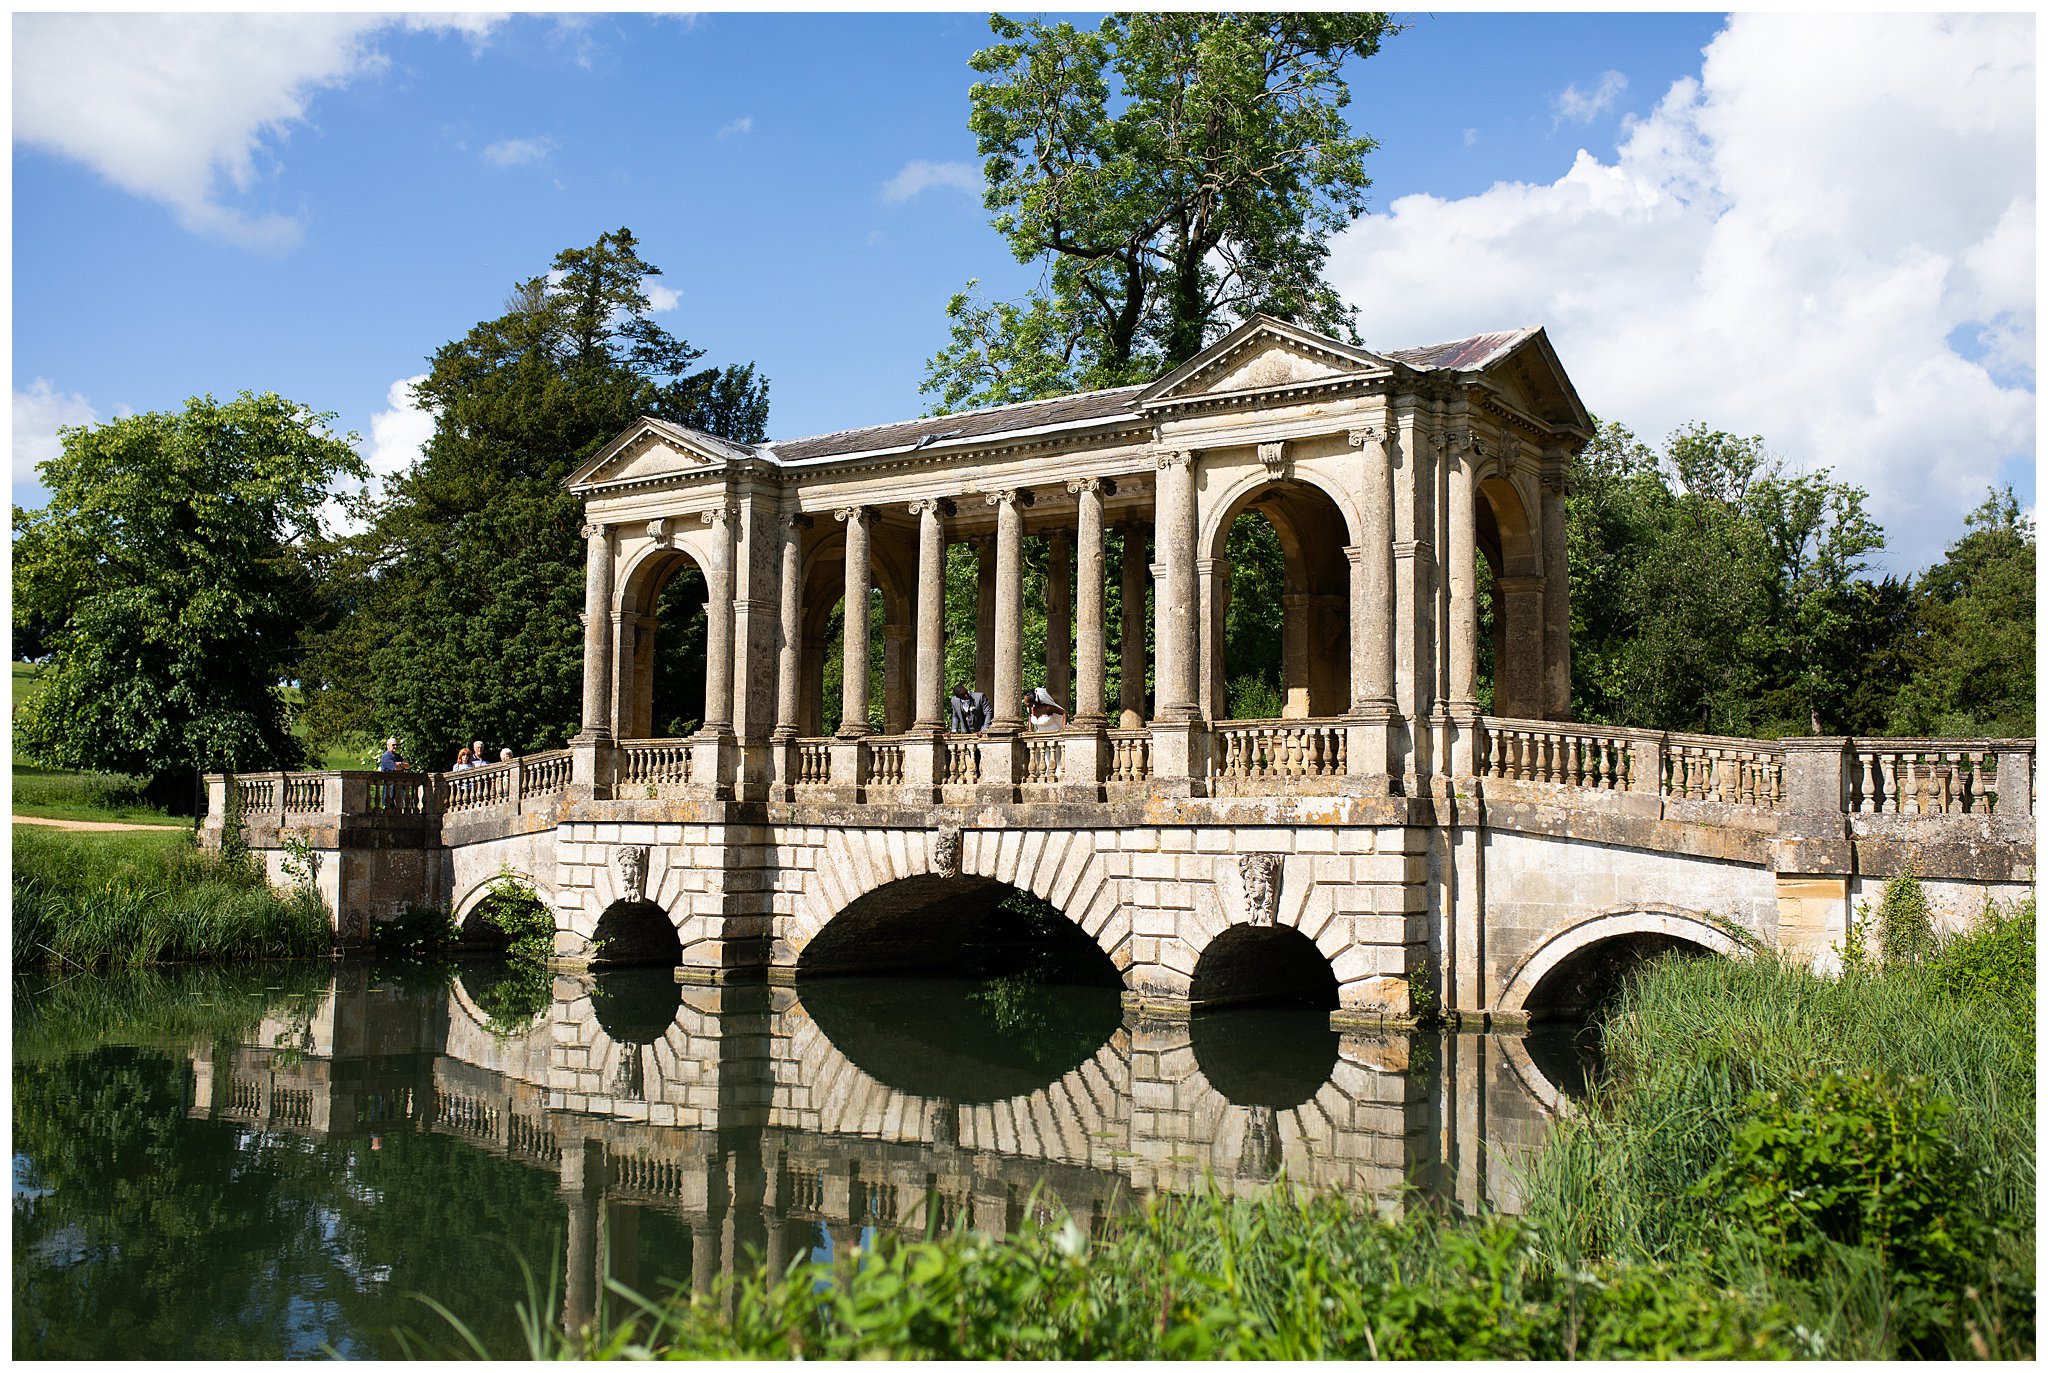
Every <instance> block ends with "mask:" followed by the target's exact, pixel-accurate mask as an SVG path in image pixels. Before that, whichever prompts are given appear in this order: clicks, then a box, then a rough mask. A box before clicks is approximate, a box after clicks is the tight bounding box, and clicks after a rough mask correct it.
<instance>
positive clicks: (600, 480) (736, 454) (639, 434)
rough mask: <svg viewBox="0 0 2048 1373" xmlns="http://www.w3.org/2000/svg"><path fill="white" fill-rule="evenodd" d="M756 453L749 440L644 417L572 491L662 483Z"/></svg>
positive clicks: (582, 473)
mask: <svg viewBox="0 0 2048 1373" xmlns="http://www.w3.org/2000/svg"><path fill="white" fill-rule="evenodd" d="M752 456H754V450H753V449H752V448H750V447H749V446H747V445H746V444H742V443H734V442H732V441H731V440H729V439H721V438H718V437H716V436H714V435H711V434H706V433H703V432H702V431H700V430H696V429H690V428H686V427H685V426H683V425H680V424H670V423H669V422H668V421H666V420H658V419H653V418H651V417H643V418H641V419H638V420H635V421H634V422H633V423H632V424H631V425H630V426H628V427H627V428H626V430H625V431H624V432H622V433H621V434H620V435H619V436H618V437H617V438H615V439H613V440H612V441H611V442H610V443H608V444H606V445H605V446H604V447H603V448H602V449H600V450H599V451H598V453H597V455H596V456H595V457H593V458H591V459H590V461H588V462H586V463H584V464H583V466H581V467H579V468H577V469H576V470H575V471H574V472H573V473H571V474H570V475H569V480H568V483H567V484H568V487H569V489H570V490H571V491H583V490H587V489H589V488H591V487H595V486H610V485H613V484H615V483H618V482H641V481H659V480H662V479H663V478H667V477H678V476H686V475H688V474H690V473H693V472H703V471H710V470H715V469H718V468H722V467H724V466H725V465H726V464H727V463H729V462H732V461H734V460H736V459H742V458H748V457H752Z"/></svg>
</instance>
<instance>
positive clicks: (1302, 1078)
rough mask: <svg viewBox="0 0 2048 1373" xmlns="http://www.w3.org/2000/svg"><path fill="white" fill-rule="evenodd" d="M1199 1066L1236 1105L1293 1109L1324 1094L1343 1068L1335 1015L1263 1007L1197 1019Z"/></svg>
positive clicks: (1193, 1030)
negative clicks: (1332, 1019) (1332, 1020)
mask: <svg viewBox="0 0 2048 1373" xmlns="http://www.w3.org/2000/svg"><path fill="white" fill-rule="evenodd" d="M1188 1034H1189V1038H1190V1040H1191V1042H1192V1045H1193V1048H1194V1051H1195V1066H1196V1067H1198V1068H1200V1069H1201V1070H1202V1076H1203V1077H1205V1078H1207V1079H1208V1081H1209V1085H1210V1086H1211V1087H1214V1088H1215V1089H1216V1091H1217V1093H1218V1094H1220V1095H1221V1096H1222V1097H1223V1099H1224V1100H1226V1101H1228V1102H1229V1103H1230V1104H1231V1105H1233V1106H1262V1107H1267V1108H1269V1109H1272V1110H1280V1111H1286V1110H1292V1109H1293V1108H1294V1107H1296V1106H1299V1105H1301V1104H1302V1103H1303V1102H1305V1101H1307V1100H1308V1099H1309V1098H1310V1097H1312V1096H1314V1095H1315V1094H1316V1093H1317V1092H1320V1091H1321V1090H1322V1089H1323V1087H1324V1086H1325V1085H1326V1084H1327V1083H1328V1082H1329V1080H1330V1075H1331V1074H1332V1073H1334V1072H1335V1071H1336V1070H1337V1043H1338V1038H1339V1036H1338V1034H1337V1031H1336V1030H1334V1029H1332V1028H1331V1027H1330V1013H1329V1011H1327V1010H1323V1009H1319V1008H1317V1009H1311V1008H1309V1007H1305V1006H1263V1007H1251V1008H1241V1009H1238V1010H1233V1011H1229V1012H1227V1013H1217V1014H1209V1015H1197V1016H1195V1017H1194V1019H1193V1021H1192V1022H1190V1024H1189V1026H1188Z"/></svg>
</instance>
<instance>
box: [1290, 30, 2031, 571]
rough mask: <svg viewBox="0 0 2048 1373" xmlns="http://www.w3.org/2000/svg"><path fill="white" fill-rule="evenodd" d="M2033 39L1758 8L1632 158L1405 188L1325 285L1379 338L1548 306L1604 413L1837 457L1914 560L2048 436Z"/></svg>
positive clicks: (1639, 124)
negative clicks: (1548, 177) (1532, 177)
mask: <svg viewBox="0 0 2048 1373" xmlns="http://www.w3.org/2000/svg"><path fill="white" fill-rule="evenodd" d="M2033 50H2034V21H2033V19H2032V18H2031V17H2030V16H2025V15H2003V16H1966V15H1884V16H1875V15H1870V16H1850V17H1841V18H1835V17H1817V16H1793V15H1784V14H1741V15H1737V16H1735V17H1734V18H1733V19H1732V20H1731V21H1730V22H1729V25H1728V27H1727V28H1726V29H1725V30H1724V31H1723V32H1722V33H1721V34H1720V35H1719V36H1718V37H1717V38H1716V39H1715V40H1714V42H1713V43H1712V44H1711V45H1710V46H1709V48H1708V49H1707V52H1706V55H1705V61H1704V63H1703V65H1702V68H1701V73H1700V76H1699V77H1698V79H1697V80H1690V79H1688V80H1685V81H1680V82H1678V83H1676V84H1674V85H1673V86H1672V88H1671V90H1670V91H1669V92H1668V93H1667V94H1666V96H1665V97H1664V99H1663V101H1662V102H1661V103H1660V104H1659V105H1658V106H1657V108H1656V109H1655V110H1654V111H1653V112H1652V113H1651V114H1650V115H1648V116H1647V117H1644V118H1642V119H1640V120H1635V121H1633V122H1631V123H1630V124H1629V126H1628V130H1627V136H1626V139H1625V141H1624V143H1623V144H1622V146H1621V148H1620V149H1619V150H1618V153H1617V155H1616V158H1615V160H1614V161H1613V162H1612V163H1604V162H1602V161H1600V160H1599V159H1598V158H1596V157H1594V156H1592V155H1591V154H1590V153H1587V152H1584V151H1581V152H1580V153H1579V155H1578V158H1577V160H1576V161H1575V162H1574V164H1573V165H1572V168H1571V170H1570V171H1568V172H1567V173H1566V174H1565V175H1564V176H1563V177H1561V178H1559V179H1558V180H1557V181H1555V182H1553V183H1551V184H1549V185H1529V184H1522V183H1502V184H1498V185H1495V186H1493V187H1491V188H1490V189H1488V190H1486V191H1485V192H1482V193H1481V194H1479V195H1475V196H1469V197H1466V198H1464V199H1460V200H1442V199H1438V198H1436V197H1433V196H1427V195H1417V196H1408V197H1404V198H1402V199H1400V200H1397V201H1395V202H1394V203H1393V204H1392V205H1391V206H1390V207H1389V210H1388V212H1387V213H1385V214H1380V215H1371V216H1367V217H1365V218H1363V219H1361V220H1359V221H1357V222H1356V223H1354V224H1353V225H1352V226H1351V227H1350V228H1349V229H1347V230H1346V231H1345V232H1344V233H1343V234H1342V235H1340V236H1339V238H1338V239H1337V240H1336V242H1335V244H1334V245H1333V251H1332V256H1331V264H1330V270H1331V275H1332V279H1333V280H1334V281H1335V282H1336V283H1337V285H1338V287H1339V289H1340V290H1341V291H1343V293H1344V294H1345V295H1346V296H1347V298H1349V299H1350V300H1351V301H1353V302H1354V303H1355V304H1357V305H1358V306H1359V307H1360V316H1361V325H1362V327H1363V328H1364V330H1365V332H1366V336H1367V338H1368V340H1369V341H1370V342H1372V343H1373V344H1375V345H1377V346H1382V347H1388V348H1399V347H1406V346H1413V345H1418V344H1423V343H1429V342H1435V341H1439V340H1444V339H1451V338H1457V337H1460V336H1462V335H1465V334H1470V333H1477V332H1482V331H1485V330H1490V329H1498V328H1504V327H1512V326H1517V325H1525V324H1542V325H1545V326H1547V328H1548V329H1549V332H1550V335H1551V339H1552V342H1553V343H1554V344H1555V345H1556V347H1557V350H1558V353H1559V356H1560V357H1561V359H1562V360H1563V362H1564V364H1565V366H1566V367H1567V368H1568V369H1569V370H1570V372H1571V374H1572V378H1573V380H1574V382H1575V383H1576V385H1577V387H1578V389H1579V393H1580V395H1581V396H1582V397H1583V398H1584V399H1585V401H1586V404H1587V405H1588V406H1589V407H1590V408H1591V409H1592V410H1593V411H1594V412H1595V413H1596V414H1598V415H1600V416H1601V417H1603V418H1606V419H1615V420H1620V421H1622V422H1623V423H1625V424H1627V425H1629V426H1630V427H1631V428H1633V429H1635V430H1636V431H1637V432H1638V433H1639V434H1640V435H1642V436H1643V437H1644V438H1646V439H1649V440H1652V441H1659V440H1661V439H1663V438H1664V437H1665V436H1666V435H1667V434H1668V433H1669V432H1670V431H1671V430H1673V429H1675V428H1677V427H1678V426H1679V425H1680V424H1682V423H1684V422H1686V421H1688V420H1694V419H1697V420H1702V421H1705V422H1706V423H1708V424H1710V425H1712V426H1714V427H1716V428H1720V429H1726V430H1730V431H1732V432H1736V433H1744V434H1751V433H1754V434H1761V435H1763V436H1764V438H1765V440H1766V441H1767V442H1768V443H1769V445H1770V446H1771V447H1772V448H1773V449H1774V450H1775V451H1777V452H1779V453H1782V454H1784V455H1785V456H1786V457H1787V458H1788V459H1790V460H1791V461H1793V462H1794V463H1795V464H1797V465H1800V466H1803V467H1806V468H1820V467H1827V468H1832V469H1833V470H1834V472H1835V474H1836V475H1837V476H1838V477H1840V478H1842V479H1844V480H1848V481H1851V482H1854V483H1856V484H1857V485H1859V486H1862V487H1864V488H1865V489H1867V490H1868V491H1870V493H1871V498H1872V500H1871V504H1872V512H1873V514H1874V515H1875V516H1876V517H1877V518H1878V520H1879V521H1880V522H1881V523H1882V524H1883V525H1884V528H1885V532H1886V536H1887V542H1888V544H1889V547H1888V549H1887V552H1886V554H1885V555H1884V562H1885V564H1886V565H1887V566H1889V567H1891V568H1892V569H1893V570H1897V571H1907V570H1911V569H1913V568H1917V567H1920V566H1923V565H1925V564H1926V563H1928V562H1930V561H1932V560H1933V559H1935V558H1938V557H1939V556H1940V555H1941V551H1942V548H1943V547H1944V546H1945V545H1946V544H1947V543H1949V542H1951V541H1952V540H1953V539H1955V538H1956V537H1957V536H1958V535H1959V534H1960V533H1961V531H1962V516H1963V515H1964V514H1965V513H1967V512H1968V511H1969V510H1971V509H1973V508H1975V506H1976V505H1977V504H1978V502H1979V501H1980V500H1981V499H1982V498H1983V493H1984V489H1985V487H1987V486H1989V485H1992V484H1994V483H1997V482H1999V481H2001V480H2002V476H2001V474H2002V473H2009V472H2010V471H2011V470H2012V468H2013V467H2014V466H2015V465H2020V464H2025V463H2027V462H2029V461H2030V460H2031V457H2032V454H2033V449H2034V412H2035V397H2034V391H2033V384H2034V383H2033V377H2032V372H2031V364H2030V361H2029V359H2030V358H2031V356H2032V352H2033V346H2034V344H2033V339H2034V247H2033V244H2034V238H2035V211H2034V197H2033V167H2034V66H2033V56H2032V54H2033ZM1952 338H1953V339H1957V340H1959V341H1960V340H1965V339H1968V340H1974V341H1975V342H1974V344H1966V345H1965V349H1964V351H1959V350H1958V348H1957V347H1956V346H1955V345H1954V344H1952V342H1951V339H1952ZM2023 485H2024V483H2023ZM2028 494H2029V493H2028V492H2026V491H2025V490H2024V489H2023V490H2022V492H2021V495H2022V498H2023V499H2025V498H2026V497H2027V496H2028Z"/></svg>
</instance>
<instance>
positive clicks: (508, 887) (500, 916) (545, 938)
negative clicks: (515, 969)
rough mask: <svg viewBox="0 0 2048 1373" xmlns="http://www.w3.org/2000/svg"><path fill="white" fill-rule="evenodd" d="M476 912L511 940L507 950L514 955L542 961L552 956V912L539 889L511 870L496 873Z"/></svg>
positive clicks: (553, 923) (553, 938) (553, 929)
mask: <svg viewBox="0 0 2048 1373" xmlns="http://www.w3.org/2000/svg"><path fill="white" fill-rule="evenodd" d="M476 913H477V915H478V916H479V917H480V918H481V919H482V920H483V921H484V923H485V924H487V925H489V926H491V927H492V928H493V929H495V930H498V931H499V932H500V933H502V934H504V935H505V936H506V937H507V938H508V939H510V940H511V941H512V943H511V946H510V949H509V950H508V952H509V953H510V955H511V956H512V957H513V958H524V959H531V960H537V961H541V962H545V961H546V960H548V959H550V958H553V957H554V956H555V917H554V913H553V912H552V911H550V910H549V909H548V905H547V902H545V901H543V900H541V899H540V894H539V893H538V892H536V891H534V889H533V888H532V887H529V886H527V885H526V883H524V882H522V881H520V880H519V879H518V878H517V877H514V876H513V875H512V874H510V873H501V874H499V876H498V879H497V880H496V881H494V882H492V883H491V893H490V895H489V896H486V897H485V898H484V899H483V900H482V901H481V902H479V903H478V905H477V908H476Z"/></svg>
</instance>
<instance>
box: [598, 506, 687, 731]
mask: <svg viewBox="0 0 2048 1373" xmlns="http://www.w3.org/2000/svg"><path fill="white" fill-rule="evenodd" d="M685 572H694V573H695V574H696V584H697V586H698V587H701V588H705V589H706V591H707V593H708V588H709V587H710V584H711V581H710V575H709V573H708V571H707V570H706V564H705V561H704V559H703V557H702V556H700V554H699V551H698V550H696V549H694V548H692V547H691V546H690V545H689V543H688V542H687V541H685V540H676V541H674V542H672V543H669V544H666V545H664V544H649V545H648V546H647V547H645V548H643V549H641V550H640V551H639V552H637V553H636V554H635V555H634V556H633V557H632V558H631V559H630V560H629V561H628V562H627V563H626V565H625V566H624V567H623V568H622V569H620V576H619V584H618V591H617V594H616V595H615V597H614V598H613V608H614V612H615V613H616V614H617V615H618V617H619V624H620V631H619V641H618V644H617V646H616V648H615V649H614V652H615V655H616V657H615V659H614V662H613V664H612V677H613V682H614V688H613V700H612V721H613V728H614V729H615V730H617V732H618V737H619V738H621V739H647V738H653V737H656V734H657V726H658V725H659V726H664V727H666V726H668V725H669V724H670V721H673V720H678V719H686V718H695V719H697V720H698V721H700V722H701V721H702V720H703V718H704V674H705V663H704V649H703V647H701V646H700V647H698V648H697V649H696V650H695V651H694V654H693V655H692V656H691V658H690V660H689V661H687V662H685V663H683V664H681V665H680V673H681V675H680V678H679V679H674V680H667V679H663V677H662V674H661V673H660V672H659V671H658V669H657V662H658V654H657V649H658V647H659V646H660V645H662V644H664V643H668V642H669V641H670V640H671V638H672V636H675V635H677V634H679V633H681V632H683V630H684V628H685V625H679V624H670V625H667V626H664V622H663V618H662V616H661V613H660V610H661V602H662V596H663V593H664V592H665V591H667V590H668V588H669V587H670V586H671V585H673V584H674V583H675V581H676V578H677V577H678V576H679V575H681V574H683V573H685ZM672 609H673V607H672ZM680 610H681V613H682V615H683V616H684V619H685V623H686V624H689V623H696V624H703V623H704V622H705V618H706V615H707V607H706V605H705V602H704V600H703V598H702V597H701V596H699V597H693V598H692V599H691V603H690V604H689V605H687V606H686V607H680ZM664 628H666V633H664ZM700 632H701V631H700ZM673 651H674V650H673V648H671V649H670V650H669V652H671V653H673ZM664 680H667V690H665V691H664V690H662V689H661V688H662V685H663V682H664ZM662 696H667V697H672V698H674V699H670V700H658V699H657V698H658V697H662ZM657 707H660V708H661V709H662V711H663V713H664V714H665V715H666V716H667V717H668V718H667V719H664V720H657V719H656V710H657ZM660 732H661V733H663V734H666V733H667V732H668V730H667V728H663V729H662V730H661V731H660Z"/></svg>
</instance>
